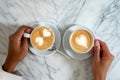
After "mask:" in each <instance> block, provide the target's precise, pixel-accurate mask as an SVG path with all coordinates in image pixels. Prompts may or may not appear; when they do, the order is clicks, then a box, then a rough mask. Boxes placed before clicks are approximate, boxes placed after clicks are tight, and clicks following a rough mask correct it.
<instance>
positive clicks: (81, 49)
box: [69, 29, 94, 54]
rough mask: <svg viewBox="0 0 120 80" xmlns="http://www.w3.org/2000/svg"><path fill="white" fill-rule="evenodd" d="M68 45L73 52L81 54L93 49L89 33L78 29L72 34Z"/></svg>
mask: <svg viewBox="0 0 120 80" xmlns="http://www.w3.org/2000/svg"><path fill="white" fill-rule="evenodd" d="M69 44H70V47H71V48H72V50H73V51H75V52H77V53H80V54H82V53H86V52H87V51H89V50H90V49H91V48H92V47H93V44H94V38H93V35H92V34H91V33H90V32H89V31H87V30H85V29H78V30H75V31H73V32H72V34H71V36H70V39H69Z"/></svg>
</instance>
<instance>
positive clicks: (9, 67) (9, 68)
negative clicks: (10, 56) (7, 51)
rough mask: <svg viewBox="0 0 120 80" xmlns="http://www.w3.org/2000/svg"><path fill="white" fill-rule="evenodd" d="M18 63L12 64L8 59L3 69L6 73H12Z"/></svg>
mask: <svg viewBox="0 0 120 80" xmlns="http://www.w3.org/2000/svg"><path fill="white" fill-rule="evenodd" d="M17 63H18V62H12V61H10V60H7V59H6V61H5V63H4V65H3V67H2V68H3V70H4V71H6V72H9V73H12V72H13V70H14V68H15V67H16V65H17Z"/></svg>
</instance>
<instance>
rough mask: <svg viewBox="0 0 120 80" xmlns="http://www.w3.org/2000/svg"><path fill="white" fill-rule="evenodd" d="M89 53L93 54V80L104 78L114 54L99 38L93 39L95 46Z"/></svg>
mask: <svg viewBox="0 0 120 80" xmlns="http://www.w3.org/2000/svg"><path fill="white" fill-rule="evenodd" d="M90 53H91V54H93V64H92V68H93V76H94V80H105V79H106V74H107V71H108V69H109V66H110V64H111V63H112V61H113V59H114V56H113V55H112V54H111V53H110V51H109V49H108V47H107V45H106V44H105V43H104V42H102V41H101V40H95V46H94V48H93V49H92V50H91V51H90Z"/></svg>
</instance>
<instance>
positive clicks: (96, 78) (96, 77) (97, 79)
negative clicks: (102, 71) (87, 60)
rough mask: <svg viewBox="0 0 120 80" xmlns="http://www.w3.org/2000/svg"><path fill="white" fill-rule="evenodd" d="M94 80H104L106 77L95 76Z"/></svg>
mask: <svg viewBox="0 0 120 80" xmlns="http://www.w3.org/2000/svg"><path fill="white" fill-rule="evenodd" d="M94 80H106V75H95V76H94Z"/></svg>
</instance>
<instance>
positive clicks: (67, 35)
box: [62, 25, 90, 60]
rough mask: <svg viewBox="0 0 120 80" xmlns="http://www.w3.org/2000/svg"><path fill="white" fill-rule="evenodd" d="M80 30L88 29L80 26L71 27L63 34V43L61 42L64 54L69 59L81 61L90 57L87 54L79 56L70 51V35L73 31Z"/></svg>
mask: <svg viewBox="0 0 120 80" xmlns="http://www.w3.org/2000/svg"><path fill="white" fill-rule="evenodd" d="M81 28H82V29H87V30H89V29H88V28H85V27H82V26H80V25H73V26H72V27H70V28H69V29H67V30H66V32H65V33H64V36H63V41H62V44H63V48H64V50H65V52H66V53H67V54H68V55H69V56H70V57H72V58H74V59H79V60H83V59H86V58H88V57H90V54H89V53H84V54H79V53H76V52H74V51H73V50H72V48H71V47H70V44H69V39H70V35H71V33H72V32H73V31H75V30H77V29H81Z"/></svg>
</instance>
